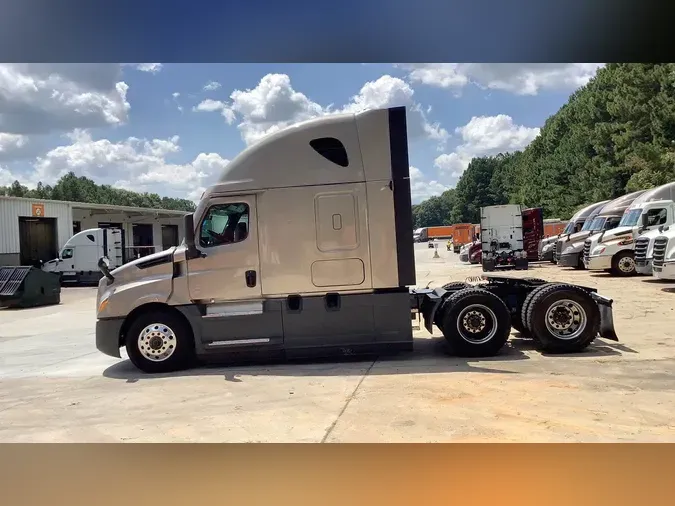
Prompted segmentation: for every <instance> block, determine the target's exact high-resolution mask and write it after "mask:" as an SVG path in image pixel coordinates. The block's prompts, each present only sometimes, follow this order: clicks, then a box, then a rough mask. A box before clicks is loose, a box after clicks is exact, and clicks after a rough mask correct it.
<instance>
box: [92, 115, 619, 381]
mask: <svg viewBox="0 0 675 506" xmlns="http://www.w3.org/2000/svg"><path fill="white" fill-rule="evenodd" d="M407 146H408V142H407V123H406V112H405V108H404V107H392V108H388V109H375V110H369V111H364V112H359V113H351V114H334V115H333V114H331V115H326V116H323V117H320V118H316V119H313V120H309V121H305V122H302V123H298V124H295V125H292V126H289V127H287V128H286V129H283V130H280V131H278V132H276V133H273V134H271V135H269V136H267V137H265V138H264V139H262V140H260V141H259V142H258V143H256V144H254V145H252V146H250V147H248V148H247V149H246V150H244V151H242V152H241V153H240V154H239V155H238V156H237V157H235V158H234V159H233V160H232V161H231V162H230V163H229V164H228V165H227V166H226V167H225V169H224V171H223V173H222V174H221V176H220V178H219V180H218V181H217V182H216V183H215V184H213V185H212V186H210V187H209V188H208V189H207V190H206V191H205V192H204V194H203V195H202V197H201V199H200V201H199V203H198V205H197V206H196V210H195V211H194V213H191V214H187V215H186V216H185V239H184V241H183V243H182V244H181V245H180V246H177V247H172V248H170V249H167V250H165V251H162V252H160V253H155V254H152V255H148V256H145V257H143V258H140V259H137V260H133V261H131V262H128V263H126V264H124V265H122V266H120V267H117V268H113V269H111V268H110V267H111V263H110V260H109V259H108V258H106V257H101V259H100V260H99V267H100V270H101V272H102V273H103V276H104V277H103V278H102V279H101V280H100V282H99V284H98V292H97V297H96V332H95V336H96V347H97V349H98V350H99V351H101V352H102V353H105V354H107V355H110V356H113V357H121V351H120V350H121V348H125V349H126V352H127V355H128V356H129V359H130V360H131V362H132V363H133V364H134V365H135V366H136V367H137V368H139V369H140V370H142V371H144V372H147V373H157V372H170V371H175V370H180V369H184V368H186V367H189V366H190V365H191V364H192V363H193V361H197V360H198V359H199V360H208V359H209V358H210V357H214V358H215V357H219V358H220V357H232V356H236V357H241V356H245V355H248V354H249V353H250V354H253V355H256V356H257V355H260V354H262V355H268V354H271V355H272V356H275V357H277V356H281V357H285V358H297V357H315V356H317V355H318V356H326V355H332V354H338V355H342V356H345V355H355V354H360V353H371V354H372V353H383V352H385V351H386V352H397V351H410V350H412V348H413V337H412V336H413V335H412V330H413V325H411V323H413V322H417V321H418V319H419V318H421V317H423V318H424V325H425V328H426V330H427V331H428V332H429V333H432V332H433V326H436V327H437V328H438V329H440V330H441V332H442V333H443V336H444V337H445V339H446V340H447V341H448V342H449V344H450V347H451V349H452V350H453V351H454V352H455V353H456V354H459V355H462V356H474V357H477V356H491V355H495V354H497V353H498V352H499V350H500V349H502V347H503V346H504V344H505V343H506V341H507V340H508V338H509V335H510V331H511V327H512V322H513V324H514V326H515V325H518V326H519V327H518V328H523V329H525V328H527V329H528V331H529V332H531V333H532V336H533V337H534V338H535V339H536V342H537V343H540V344H538V346H541V348H542V349H544V350H545V351H551V352H560V353H566V352H571V351H580V350H583V349H585V348H586V347H587V346H588V345H589V344H590V343H591V342H592V341H593V340H594V339H596V337H598V335H600V336H601V337H605V338H607V339H612V340H617V338H616V334H615V332H614V329H613V324H612V308H611V306H612V301H611V299H608V298H606V297H603V296H601V295H599V294H597V293H596V290H595V289H593V288H588V287H582V286H574V285H569V284H563V283H547V282H545V281H542V280H536V279H516V278H510V277H506V278H490V279H486V280H484V282H482V283H481V284H480V286H471V285H469V284H468V283H467V282H459V283H456V282H455V283H448V284H446V285H443V286H439V287H437V288H428V287H426V288H416V287H415V284H416V272H415V251H414V243H413V235H412V234H411V233H410V231H411V230H412V228H413V220H412V206H411V198H410V174H409V167H410V164H409V160H408V147H407ZM516 207H518V206H516ZM499 214H500V213H499V212H498V213H497V214H496V215H495V220H497V218H498V216H499ZM501 214H503V210H502V212H501ZM509 216H510V217H509V221H508V223H507V224H506V225H507V227H506V228H507V229H508V231H507V234H508V235H509V236H510V237H509V239H510V240H508V241H506V242H509V244H510V247H511V249H514V246H515V247H516V248H518V247H520V248H521V252H522V253H521V254H522V257H521V258H522V259H523V260H524V261H525V262H527V259H526V258H524V256H525V253H524V251H522V231H521V225H520V220H521V218H520V209H517V213H515V214H513V215H509ZM499 219H501V220H502V221H503V217H502V218H499ZM495 220H492V221H495ZM497 221H498V220H497ZM493 224H494V223H493ZM483 237H484V232H483V231H481V238H483ZM499 238H500V239H502V237H501V235H499ZM500 242H503V241H500ZM570 299H572V300H574V303H573V304H572V305H571V303H570ZM571 308H574V309H571ZM554 314H555V315H557V316H556V318H559V319H560V323H558V324H556V326H551V325H550V322H548V323H547V321H548V320H547V319H546V318H545V315H554ZM582 316H583V317H582Z"/></svg>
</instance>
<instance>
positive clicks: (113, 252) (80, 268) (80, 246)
mask: <svg viewBox="0 0 675 506" xmlns="http://www.w3.org/2000/svg"><path fill="white" fill-rule="evenodd" d="M102 256H103V257H106V258H108V259H109V262H110V265H111V266H112V267H113V268H116V267H119V266H121V265H122V264H123V263H124V232H123V231H122V230H121V229H116V228H110V229H108V228H90V229H87V230H82V231H81V232H78V233H77V234H75V235H74V236H72V237H71V238H70V239H68V241H66V244H65V245H64V246H63V248H62V249H61V251H60V252H59V256H58V258H55V259H53V260H49V261H48V262H45V263H44V264H43V266H42V270H43V271H46V272H54V273H57V274H59V275H60V276H61V283H63V284H80V283H81V284H90V283H98V282H99V280H100V279H101V276H102V274H101V271H100V270H99V268H98V261H99V258H101V257H102Z"/></svg>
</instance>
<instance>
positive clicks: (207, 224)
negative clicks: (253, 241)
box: [199, 203, 249, 248]
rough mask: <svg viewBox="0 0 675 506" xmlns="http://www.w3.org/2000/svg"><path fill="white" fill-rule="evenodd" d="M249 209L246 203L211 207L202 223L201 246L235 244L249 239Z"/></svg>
mask: <svg viewBox="0 0 675 506" xmlns="http://www.w3.org/2000/svg"><path fill="white" fill-rule="evenodd" d="M248 218H249V207H248V205H247V204H244V203H232V204H217V205H215V206H211V207H210V208H209V210H208V212H207V213H206V216H205V217H204V220H203V221H202V225H201V227H200V233H199V244H200V245H201V246H202V247H204V248H211V247H214V246H221V245H223V244H234V243H236V242H241V241H243V240H245V239H246V238H247V237H248V232H249V230H248Z"/></svg>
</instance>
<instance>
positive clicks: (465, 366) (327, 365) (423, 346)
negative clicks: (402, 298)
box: [103, 336, 634, 383]
mask: <svg viewBox="0 0 675 506" xmlns="http://www.w3.org/2000/svg"><path fill="white" fill-rule="evenodd" d="M531 350H535V347H534V345H533V342H532V340H529V339H522V338H519V337H517V336H516V337H513V336H512V338H511V339H510V340H509V342H508V343H507V345H506V346H505V347H504V348H503V350H502V351H501V353H500V354H499V355H497V356H494V357H484V358H464V357H457V356H455V355H452V354H451V350H450V349H449V347H448V346H447V343H446V342H445V339H443V338H432V339H415V341H414V351H412V352H409V353H400V354H386V355H379V354H378V355H359V356H352V357H329V358H311V359H309V358H308V359H286V358H270V357H265V358H259V357H256V358H238V359H232V358H223V359H220V358H219V359H218V361H217V362H216V361H207V362H202V363H201V364H198V365H196V366H194V367H193V368H191V369H187V370H184V371H178V372H173V373H164V374H146V373H143V372H141V371H139V370H138V369H136V367H134V365H133V364H132V363H131V362H130V361H129V360H124V361H122V362H118V363H116V364H114V365H112V366H110V367H108V368H107V369H105V370H104V371H103V376H104V377H106V378H110V379H118V380H126V381H127V383H135V382H137V381H138V380H146V379H148V380H152V379H161V378H172V377H193V376H223V378H224V379H225V380H226V381H230V382H234V383H239V382H241V381H242V380H241V379H239V378H237V376H239V375H242V374H244V375H247V376H264V375H269V376H299V377H308V376H317V377H318V376H350V375H351V376H363V375H365V374H367V375H393V374H438V373H450V372H475V373H491V374H506V375H511V374H516V375H517V374H521V372H519V371H514V370H509V369H505V367H508V368H512V366H509V364H510V363H511V362H517V361H522V360H529V359H530V357H529V356H528V355H527V354H526V351H531ZM621 351H629V352H634V350H631V349H629V348H627V349H626V350H620V348H619V347H617V346H616V345H615V344H614V343H612V345H611V346H609V345H605V343H604V342H602V344H600V343H599V342H598V343H594V344H593V345H592V346H591V347H589V348H588V349H587V350H585V351H584V352H582V353H575V354H565V355H552V357H559V358H563V357H567V358H571V357H586V358H588V357H607V356H612V355H621Z"/></svg>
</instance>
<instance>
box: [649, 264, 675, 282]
mask: <svg viewBox="0 0 675 506" xmlns="http://www.w3.org/2000/svg"><path fill="white" fill-rule="evenodd" d="M652 274H653V276H654V277H655V278H659V279H675V261H670V262H664V263H663V265H658V266H657V265H652Z"/></svg>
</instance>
